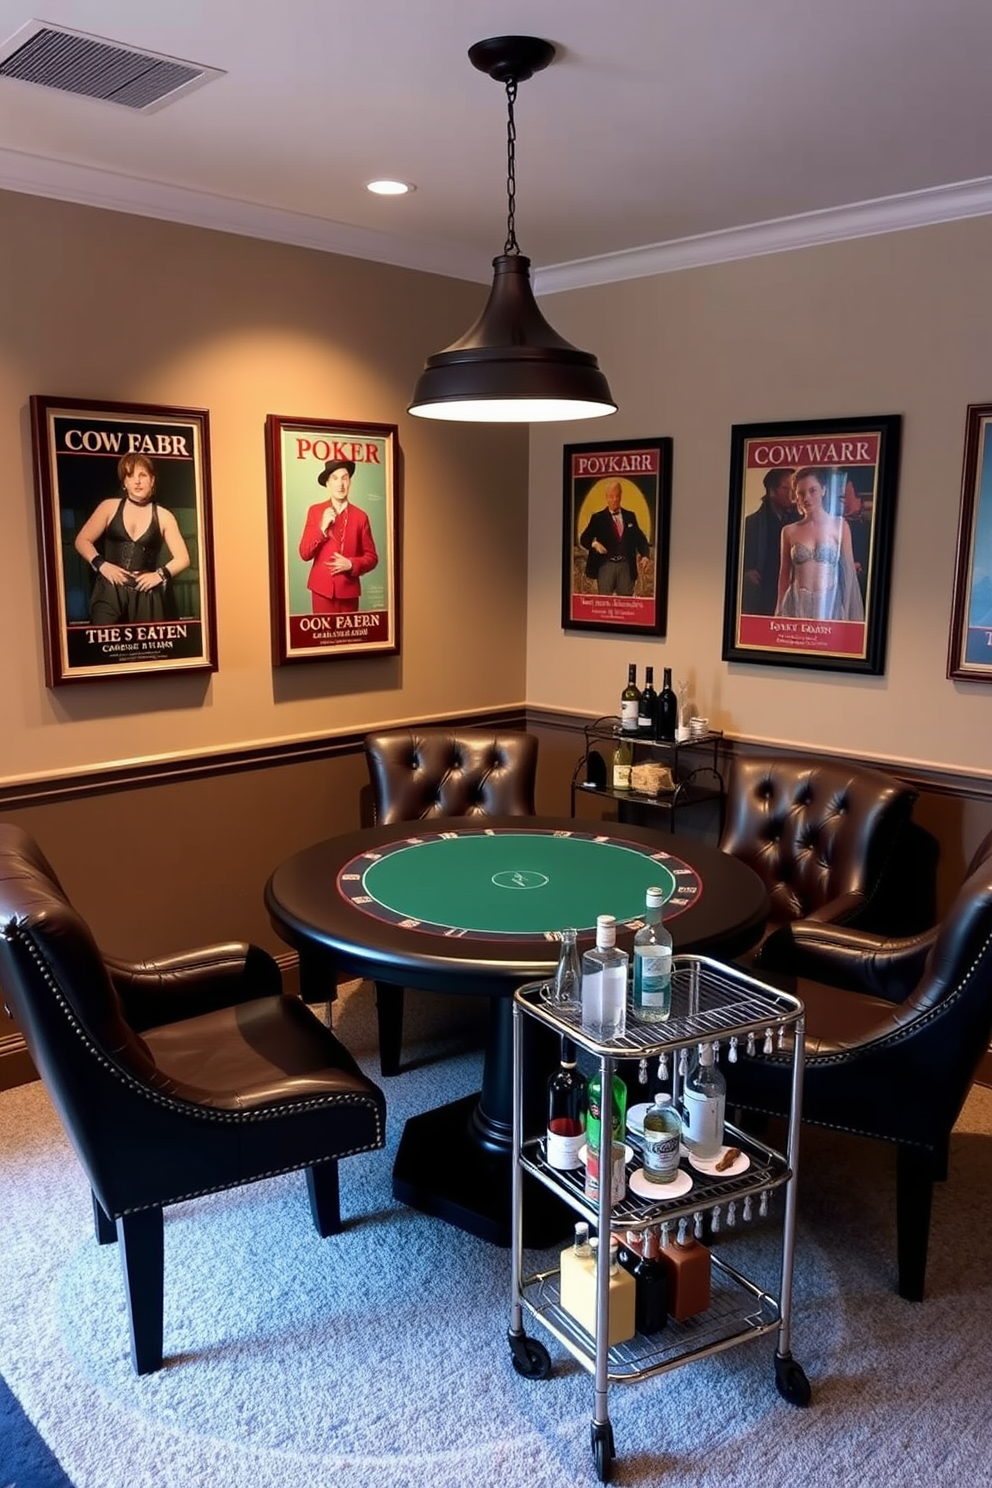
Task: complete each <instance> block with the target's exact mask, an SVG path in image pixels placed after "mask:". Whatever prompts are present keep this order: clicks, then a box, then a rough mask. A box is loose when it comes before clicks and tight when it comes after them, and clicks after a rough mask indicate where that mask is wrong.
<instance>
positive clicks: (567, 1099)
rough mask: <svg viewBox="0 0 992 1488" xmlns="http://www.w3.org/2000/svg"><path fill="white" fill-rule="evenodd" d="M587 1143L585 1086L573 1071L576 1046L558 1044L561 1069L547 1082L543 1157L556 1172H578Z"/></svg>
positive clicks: (563, 1041) (570, 1043) (567, 1042)
mask: <svg viewBox="0 0 992 1488" xmlns="http://www.w3.org/2000/svg"><path fill="white" fill-rule="evenodd" d="M585 1139H586V1082H585V1080H584V1079H583V1078H582V1076H581V1075H580V1074H579V1072H578V1070H577V1069H576V1067H575V1045H574V1044H573V1043H572V1041H571V1039H567V1038H563V1039H562V1041H561V1066H560V1068H559V1069H557V1070H556V1071H555V1073H554V1074H553V1075H552V1076H551V1079H550V1080H549V1081H548V1123H547V1133H546V1136H545V1156H546V1158H547V1162H548V1167H549V1168H556V1169H558V1171H559V1172H566V1173H567V1172H570V1171H571V1170H572V1169H574V1168H581V1166H582V1159H581V1158H580V1157H579V1151H580V1149H581V1147H582V1144H583V1142H584V1141H585Z"/></svg>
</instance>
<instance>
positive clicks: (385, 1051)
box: [365, 728, 537, 1075]
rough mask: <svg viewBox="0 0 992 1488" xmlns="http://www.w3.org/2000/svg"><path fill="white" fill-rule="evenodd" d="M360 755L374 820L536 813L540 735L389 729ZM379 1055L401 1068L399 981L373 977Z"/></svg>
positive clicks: (388, 1071)
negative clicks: (366, 773) (391, 983)
mask: <svg viewBox="0 0 992 1488" xmlns="http://www.w3.org/2000/svg"><path fill="white" fill-rule="evenodd" d="M365 757H366V760H367V762H368V767H369V777H370V779H371V782H372V802H373V810H374V814H375V824H376V825H377V826H389V825H390V823H392V822H405V821H421V820H426V819H429V818H431V817H438V816H446V817H447V816H468V817H471V816H533V815H534V787H535V782H536V778H537V739H536V737H535V736H534V735H533V734H525V733H514V732H511V731H510V730H505V731H504V730H500V731H493V730H489V729H473V728H464V729H446V728H421V729H389V730H387V731H385V732H383V733H377V734H369V735H367V737H366V739H365ZM375 993H376V1014H377V1017H378V1022H379V1060H380V1068H381V1070H382V1073H383V1074H384V1075H395V1074H397V1073H398V1072H399V1065H400V1048H401V1046H402V1042H403V988H402V987H392V986H387V985H386V984H385V983H381V982H377V983H376V989H375Z"/></svg>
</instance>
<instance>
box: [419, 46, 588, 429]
mask: <svg viewBox="0 0 992 1488" xmlns="http://www.w3.org/2000/svg"><path fill="white" fill-rule="evenodd" d="M468 55H469V60H470V61H471V63H472V65H473V66H474V67H477V68H478V69H479V71H480V72H487V73H488V74H489V76H490V77H491V78H494V79H495V80H496V81H497V82H500V83H503V84H505V87H506V103H507V128H506V183H507V219H506V242H505V244H504V245H503V252H502V253H501V254H500V256H499V257H498V258H494V259H493V271H494V273H493V287H492V290H491V291H490V294H489V299H488V301H487V303H486V307H485V309H484V310H483V312H482V314H481V315H480V317H479V319H478V320H477V321H476V322H475V324H474V325H473V326H472V327H471V329H470V330H468V331H466V332H465V335H464V336H462V337H461V339H460V340H458V341H454V342H452V344H451V345H450V346H448V347H445V349H444V351H439V352H436V353H435V354H434V356H430V357H428V358H427V362H426V364H425V366H424V370H423V372H422V373H421V374H420V378H419V380H418V382H417V386H416V389H415V390H414V395H413V401H412V403H411V404H410V408H409V412H410V413H414V414H417V415H418V417H420V418H434V419H452V420H457V421H460V422H464V423H531V422H538V421H543V420H548V419H580V418H601V417H602V416H603V415H604V414H608V413H615V412H616V408H617V405H616V403H615V402H614V400H613V395H612V393H611V392H610V389H609V384H608V383H607V381H606V378H605V377H604V376H603V373H602V372H601V371H600V370H599V363H598V362H597V361H596V358H595V357H594V356H593V355H592V353H591V352H588V351H580V350H579V349H578V347H577V346H573V345H572V344H571V342H569V341H566V340H565V339H564V338H563V337H562V336H559V335H558V333H557V331H555V330H554V329H553V328H552V327H551V326H550V325H549V324H548V322H547V321H546V320H545V318H544V316H543V315H542V314H541V312H540V310H539V309H538V308H537V301H536V300H535V299H534V292H533V290H532V288H531V282H530V259H529V258H525V257H524V256H523V254H522V253H521V252H520V248H519V246H518V244H517V234H516V228H515V223H514V211H515V206H516V200H515V197H516V173H515V165H516V156H515V149H516V138H517V135H516V124H515V121H514V116H513V106H514V103H515V101H516V96H517V84H518V83H520V82H524V81H525V80H526V79H527V78H529V77H532V76H533V74H534V73H535V72H540V71H542V69H543V68H545V67H547V65H548V63H549V62H550V61H551V60H552V58H553V57H554V55H555V49H554V47H553V46H552V45H551V43H550V42H548V41H541V40H539V39H538V38H537V37H534V36H493V37H490V38H489V40H488V41H479V42H476V44H475V46H473V47H470V48H469V54H468Z"/></svg>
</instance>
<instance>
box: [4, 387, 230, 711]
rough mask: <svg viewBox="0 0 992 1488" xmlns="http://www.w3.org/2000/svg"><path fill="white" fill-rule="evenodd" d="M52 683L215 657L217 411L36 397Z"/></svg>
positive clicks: (209, 662) (211, 661)
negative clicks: (211, 424) (212, 465)
mask: <svg viewBox="0 0 992 1488" xmlns="http://www.w3.org/2000/svg"><path fill="white" fill-rule="evenodd" d="M31 423H32V440H33V446H34V465H35V488H36V495H37V501H38V508H39V528H40V533H41V556H42V576H43V587H44V599H45V604H44V619H45V639H46V680H47V682H48V685H49V686H50V687H53V686H57V685H59V684H61V683H64V682H76V681H84V680H90V679H98V678H99V679H103V678H108V677H121V676H133V675H135V674H143V673H147V672H175V671H183V672H185V671H199V670H210V671H212V670H214V669H215V668H216V665H217V661H216V645H215V621H214V600H213V592H214V585H213V567H212V555H213V546H212V541H211V527H210V496H209V467H208V454H209V434H208V417H207V414H206V412H205V411H203V410H199V409H181V408H166V407H160V406H157V405H155V406H152V405H148V404H123V403H107V402H83V401H79V402H75V401H69V400H59V399H55V398H47V397H42V396H36V397H33V398H32V399H31Z"/></svg>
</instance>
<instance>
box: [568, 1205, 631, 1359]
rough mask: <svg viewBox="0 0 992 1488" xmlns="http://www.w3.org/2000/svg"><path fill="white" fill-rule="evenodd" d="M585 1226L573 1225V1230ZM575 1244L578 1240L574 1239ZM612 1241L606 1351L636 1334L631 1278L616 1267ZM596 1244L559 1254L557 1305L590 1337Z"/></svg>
mask: <svg viewBox="0 0 992 1488" xmlns="http://www.w3.org/2000/svg"><path fill="white" fill-rule="evenodd" d="M582 1229H584V1230H585V1231H586V1236H588V1226H583V1225H576V1231H577V1232H578V1231H579V1230H582ZM576 1239H577V1241H579V1239H580V1237H579V1236H578V1234H577V1236H576ZM616 1252H617V1244H616V1239H615V1237H614V1239H613V1240H612V1241H611V1244H610V1260H609V1267H610V1304H609V1306H610V1310H609V1325H608V1327H607V1332H606V1338H607V1343H608V1345H609V1347H610V1348H612V1347H613V1345H614V1344H615V1343H625V1342H626V1341H627V1339H628V1338H633V1336H634V1333H635V1332H636V1325H635V1322H634V1310H635V1309H634V1302H635V1292H636V1287H635V1284H634V1278H633V1277H632V1276H631V1274H630V1272H629V1271H625V1270H624V1269H623V1268H622V1266H620V1265H618V1264H617V1258H616ZM596 1256H597V1249H596V1242H595V1241H589V1240H588V1239H586V1241H585V1243H584V1244H582V1243H577V1244H576V1245H571V1246H569V1248H568V1249H567V1250H563V1251H562V1253H561V1305H562V1307H563V1308H564V1309H565V1311H566V1312H567V1313H569V1314H570V1315H571V1316H572V1317H573V1318H574V1319H575V1321H576V1322H577V1323H578V1324H579V1325H580V1327H582V1328H584V1329H585V1330H586V1332H587V1333H588V1334H589V1335H590V1336H591V1337H592V1338H595V1336H596Z"/></svg>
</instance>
